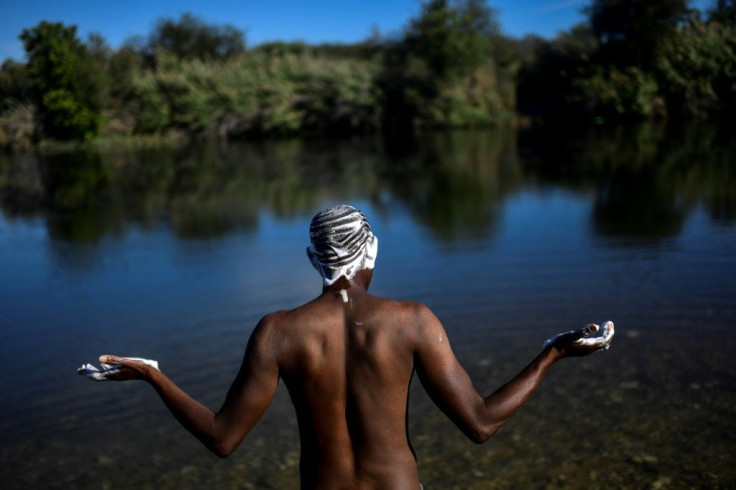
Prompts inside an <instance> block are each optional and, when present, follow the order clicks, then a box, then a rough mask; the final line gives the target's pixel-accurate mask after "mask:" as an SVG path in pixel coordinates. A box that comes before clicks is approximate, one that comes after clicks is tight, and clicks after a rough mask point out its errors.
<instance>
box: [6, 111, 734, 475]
mask: <svg viewBox="0 0 736 490" xmlns="http://www.w3.org/2000/svg"><path fill="white" fill-rule="evenodd" d="M338 202H348V203H351V204H353V205H355V206H357V207H359V208H361V209H362V210H363V211H364V212H365V213H366V214H367V216H368V217H369V219H370V220H371V222H372V224H373V228H374V231H375V233H376V235H378V237H379V239H380V246H379V253H378V262H377V266H376V272H375V276H374V281H373V285H372V290H373V292H374V293H375V294H379V295H383V296H390V297H396V298H404V299H411V300H415V301H421V302H423V303H426V304H427V305H429V306H430V307H431V308H432V309H433V310H434V311H435V313H436V314H437V315H438V317H439V318H440V319H441V320H442V322H443V323H444V324H445V327H446V329H447V331H448V335H449V337H450V340H451V342H452V343H453V347H454V349H455V351H456V354H457V356H458V358H459V359H460V360H461V362H462V363H463V365H464V366H465V367H466V369H467V370H468V371H469V373H470V374H471V376H472V378H473V380H474V382H475V385H476V387H477V388H478V390H479V391H480V392H481V393H483V394H488V393H490V392H491V391H493V390H494V389H496V388H497V387H499V386H500V385H501V384H502V383H504V382H505V381H507V380H508V379H509V378H510V377H512V376H513V375H515V374H516V373H517V372H518V371H519V370H521V369H522V368H523V367H524V366H525V365H526V363H528V362H529V361H530V360H531V359H532V358H533V357H534V356H535V355H536V354H537V353H538V351H539V350H540V347H541V344H542V342H543V340H544V339H545V338H547V337H550V336H551V335H553V334H555V333H557V332H560V331H563V330H567V329H570V328H573V327H577V326H581V325H583V324H585V323H589V322H596V323H602V322H603V321H605V320H613V321H614V322H615V323H616V329H617V333H616V337H615V339H614V342H613V346H612V348H611V349H610V350H609V351H607V352H604V353H599V354H596V355H594V356H591V357H588V358H584V359H571V360H565V361H563V362H561V363H560V364H558V365H556V366H555V367H554V368H553V369H552V371H551V372H550V373H549V375H548V377H547V378H546V379H545V380H544V382H543V384H542V386H541V387H540V388H539V390H538V391H537V392H536V393H535V395H534V396H533V397H532V398H531V400H530V401H529V402H528V404H527V405H526V406H525V407H524V408H523V409H522V410H521V411H520V412H519V413H518V414H517V415H516V416H515V417H514V418H513V419H512V420H511V421H510V422H508V423H507V425H506V426H504V427H503V428H502V429H501V431H500V432H499V433H498V434H497V435H496V436H494V437H493V438H492V439H491V440H490V441H489V442H487V443H486V444H484V445H474V444H472V443H471V442H469V441H468V440H466V439H465V438H464V436H462V434H461V433H460V432H459V431H458V430H457V429H456V428H455V427H454V426H453V425H452V424H451V422H449V420H448V419H447V418H446V417H445V416H444V415H443V414H442V413H441V412H440V411H439V410H438V409H437V408H435V407H434V406H433V405H432V403H431V401H430V400H429V398H428V397H427V395H426V394H425V393H424V392H423V390H422V388H421V385H420V384H419V383H418V382H415V383H414V384H413V386H412V397H411V403H410V431H411V437H412V442H413V443H414V446H415V449H416V452H417V456H418V462H419V473H420V478H421V480H422V482H423V483H424V484H425V488H428V489H432V488H458V489H468V488H478V489H481V488H482V489H487V488H503V489H505V488H734V487H735V486H736V452H734V450H733V449H734V447H735V446H734V444H735V443H736V378H735V376H736V360H735V359H734V352H736V335H734V333H733V330H732V328H733V325H734V323H735V322H736V301H735V298H736V142H734V138H733V137H732V128H730V127H724V126H720V127H719V126H710V125H700V126H693V127H686V128H673V127H663V126H662V127H660V126H641V127H629V128H613V129H612V128H598V129H593V130H586V131H574V130H571V129H569V128H565V130H564V131H563V130H562V128H560V130H559V131H558V130H554V129H547V130H527V131H512V130H498V131H462V132H449V133H436V134H427V135H422V136H417V137H415V138H411V139H406V140H402V141H399V142H396V141H393V142H392V141H388V140H386V139H382V138H378V137H361V138H355V139H346V140H288V141H267V142H260V143H248V142H243V143H234V144H233V143H230V144H226V145H224V144H223V145H216V144H193V145H191V146H189V147H186V148H178V149H156V150H137V151H133V150H129V151H128V150H117V151H112V150H111V151H108V152H104V153H96V152H79V153H60V154H52V155H43V156H39V155H12V156H10V155H2V156H0V334H1V335H2V343H1V344H0V395H1V396H2V400H3V403H2V404H1V405H0V462H1V464H0V481H2V482H3V483H2V486H3V488H36V487H45V488H279V489H280V488H297V487H298V454H299V443H298V438H297V428H296V420H295V417H294V413H293V409H292V408H291V406H290V404H289V400H288V396H287V394H286V390H285V389H284V388H283V386H280V387H279V391H278V394H277V397H276V399H275V401H274V403H273V404H272V406H271V407H270V408H269V410H268V411H267V413H266V415H265V416H264V418H263V419H262V420H261V422H260V423H259V424H258V425H257V426H256V428H255V429H254V431H253V432H252V433H251V434H250V435H249V436H248V438H247V439H246V440H245V441H244V443H243V444H242V445H241V447H240V448H239V449H238V450H237V451H236V452H235V454H234V455H233V456H231V457H230V458H228V459H226V460H220V459H218V458H216V457H215V456H212V455H211V454H209V452H208V451H207V450H206V449H205V448H204V447H203V446H201V445H200V443H199V442H197V441H196V440H194V438H192V437H191V436H190V435H189V434H188V433H187V432H186V431H185V430H184V429H182V428H181V427H180V426H179V425H178V423H177V422H176V421H175V420H174V419H173V417H171V416H170V415H169V414H168V412H167V411H166V409H165V408H164V406H163V405H162V404H161V402H160V401H159V399H158V397H157V396H156V395H155V393H154V392H153V390H151V389H150V388H149V387H148V386H146V385H144V384H142V383H137V382H130V383H98V384H95V383H90V382H88V381H86V380H84V379H82V378H80V377H78V376H77V374H76V368H77V367H79V365H81V364H82V363H85V362H96V359H97V357H98V355H100V354H102V353H114V354H120V355H132V356H140V357H146V358H151V359H157V360H158V361H159V362H160V365H161V368H162V370H163V371H164V372H166V373H167V374H168V375H169V376H170V377H171V378H172V379H174V380H175V381H176V382H177V383H179V384H180V385H181V386H182V387H183V388H184V389H185V390H186V391H187V392H189V393H190V394H191V395H192V396H194V397H195V398H197V399H199V400H201V401H202V402H203V403H205V404H206V405H208V406H209V407H211V408H213V409H217V408H219V406H220V404H221V403H222V402H223V400H224V397H225V393H226V390H227V388H228V386H229V385H230V382H231V381H232V379H233V377H234V376H235V373H236V371H237V369H238V366H239V363H240V359H241V357H242V353H243V349H244V346H245V343H246V341H247V339H248V336H249V334H250V332H251V331H252V328H253V326H254V325H255V323H256V322H257V321H258V319H259V318H260V317H261V316H262V315H264V314H265V313H268V312H270V311H273V310H277V309H282V308H287V307H292V306H296V305H298V304H301V303H303V302H305V301H308V300H310V299H312V298H313V297H314V296H316V295H317V294H318V293H319V292H320V288H321V283H320V280H319V277H318V276H317V274H316V273H315V272H314V270H313V269H311V266H310V265H309V263H308V261H307V258H306V254H305V252H304V249H305V247H306V246H307V243H308V233H307V228H308V223H309V220H310V219H311V217H312V215H313V214H314V213H316V212H317V211H319V210H320V209H322V208H324V207H325V206H328V205H330V204H334V203H338Z"/></svg>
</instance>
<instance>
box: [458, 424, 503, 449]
mask: <svg viewBox="0 0 736 490" xmlns="http://www.w3.org/2000/svg"><path fill="white" fill-rule="evenodd" d="M500 428H501V424H484V425H479V426H477V427H474V428H473V429H472V430H469V431H467V432H466V435H467V436H468V439H470V440H471V441H473V442H474V443H475V444H483V443H484V442H486V441H487V440H488V439H490V438H491V436H493V434H495V433H496V432H498V429H500Z"/></svg>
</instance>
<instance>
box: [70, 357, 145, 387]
mask: <svg viewBox="0 0 736 490" xmlns="http://www.w3.org/2000/svg"><path fill="white" fill-rule="evenodd" d="M100 365H101V367H102V369H99V368H97V367H95V366H93V365H92V364H84V365H83V366H82V367H81V368H79V369H78V370H77V372H78V373H79V374H80V375H82V376H86V377H87V378H88V379H91V380H93V381H126V380H130V379H148V377H149V376H150V373H151V370H152V369H156V370H158V362H156V361H151V360H149V359H141V358H138V357H118V356H113V355H109V354H105V355H102V356H100Z"/></svg>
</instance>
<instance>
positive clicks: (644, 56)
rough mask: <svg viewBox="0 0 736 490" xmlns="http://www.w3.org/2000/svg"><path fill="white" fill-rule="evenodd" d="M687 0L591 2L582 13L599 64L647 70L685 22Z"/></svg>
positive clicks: (604, 0) (611, 0)
mask: <svg viewBox="0 0 736 490" xmlns="http://www.w3.org/2000/svg"><path fill="white" fill-rule="evenodd" d="M688 3H689V0H593V1H592V2H591V4H590V6H589V7H587V9H586V11H587V14H588V16H589V19H590V26H591V28H592V29H593V32H594V33H595V34H596V36H597V37H598V40H599V41H600V43H601V53H600V54H601V56H602V61H606V62H611V63H612V64H614V65H615V66H618V67H619V68H625V67H627V66H635V67H638V68H642V69H644V70H651V69H653V68H654V67H655V66H656V64H657V58H658V56H659V55H660V50H661V47H662V45H663V44H664V43H666V42H667V41H668V40H669V39H671V38H672V37H673V36H676V35H677V32H678V30H677V28H678V25H679V24H681V23H682V22H683V21H684V20H686V19H687V18H688V16H689V13H690V10H689V8H688Z"/></svg>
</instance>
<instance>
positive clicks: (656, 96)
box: [0, 0, 736, 148]
mask: <svg viewBox="0 0 736 490" xmlns="http://www.w3.org/2000/svg"><path fill="white" fill-rule="evenodd" d="M585 13H586V17H587V20H586V21H585V22H583V23H581V24H579V25H577V26H574V27H572V28H571V29H569V30H567V31H564V32H561V33H560V34H559V35H558V36H557V37H555V38H554V39H551V40H547V39H543V38H540V37H537V36H527V37H524V38H521V39H516V38H511V37H508V36H505V35H503V34H502V32H501V29H500V26H499V24H498V22H497V20H496V14H495V12H494V10H493V9H492V8H490V7H489V6H488V4H487V3H486V1H485V0H427V1H425V2H424V3H423V4H422V5H421V6H420V9H419V12H418V13H417V14H416V15H415V16H414V17H413V18H411V19H410V20H409V21H408V22H407V24H406V26H405V27H404V29H403V30H402V32H401V33H399V34H395V35H391V36H381V34H380V33H378V32H376V33H375V34H374V35H372V36H370V37H369V38H368V39H366V40H365V41H362V42H359V43H354V44H322V45H310V44H306V43H300V42H289V43H286V42H272V43H266V44H262V45H258V46H255V47H253V48H250V49H247V48H246V39H245V35H244V33H243V32H242V31H241V30H239V29H237V28H236V27H234V26H232V25H224V26H221V25H214V24H209V23H207V22H206V21H204V20H202V19H200V18H197V17H195V16H193V15H191V14H184V15H182V16H181V17H180V18H178V19H169V18H165V19H161V20H159V21H158V22H157V23H156V24H155V26H154V27H153V28H152V29H151V32H150V33H149V34H148V35H147V36H145V37H138V38H133V39H129V40H128V41H126V42H125V43H124V44H123V45H122V46H121V47H120V48H118V49H112V48H111V47H110V46H109V45H108V44H107V43H106V41H105V39H104V38H103V37H102V36H101V35H99V34H92V35H90V36H89V37H88V39H87V40H85V41H83V40H81V39H79V37H78V35H77V30H76V26H73V25H64V24H61V23H52V22H45V21H44V22H40V23H39V24H38V25H36V26H34V27H29V28H26V29H24V30H23V31H22V32H21V33H20V35H19V37H20V39H21V41H22V42H23V46H24V49H25V52H26V61H25V62H17V61H13V60H10V59H8V60H6V61H5V62H4V63H3V64H2V67H0V146H4V147H10V148H19V147H23V146H28V145H32V144H34V143H36V142H39V141H43V140H47V139H56V140H80V141H83V140H89V139H91V138H94V137H96V136H98V135H123V136H128V135H148V134H154V135H155V134H168V133H172V132H173V133H182V134H187V135H197V136H201V137H212V138H230V137H242V136H252V135H256V136H265V135H281V134H294V133H305V132H315V133H355V132H363V131H379V130H383V131H388V132H391V133H396V132H401V131H412V130H415V129H417V128H426V127H470V126H485V125H508V124H515V123H519V122H540V123H545V122H549V121H555V122H557V121H559V120H561V119H567V120H575V121H595V122H602V121H616V120H631V119H645V118H678V119H682V118H694V117H720V116H723V115H729V114H733V110H734V105H736V97H735V96H736V0H715V1H714V2H713V4H712V6H711V8H710V9H708V10H707V11H706V12H700V11H698V10H696V9H693V8H692V7H691V5H690V2H689V0H591V1H590V2H589V4H588V5H587V7H585Z"/></svg>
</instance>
